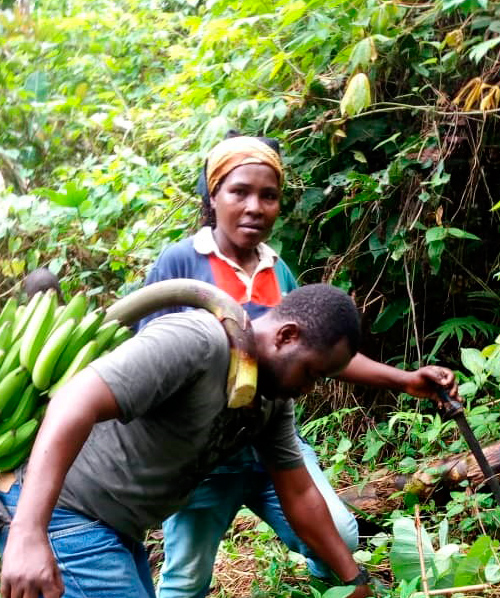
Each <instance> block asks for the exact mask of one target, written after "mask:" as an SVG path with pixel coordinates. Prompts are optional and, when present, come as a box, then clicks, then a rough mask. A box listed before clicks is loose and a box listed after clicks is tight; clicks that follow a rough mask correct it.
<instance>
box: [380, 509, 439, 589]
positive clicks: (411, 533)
mask: <svg viewBox="0 0 500 598" xmlns="http://www.w3.org/2000/svg"><path fill="white" fill-rule="evenodd" d="M421 531H422V550H423V555H424V562H425V566H426V568H428V567H430V566H431V563H432V562H433V559H434V548H433V547H432V542H431V540H430V537H429V535H428V533H427V532H426V530H425V528H424V527H423V526H422V528H421ZM393 535H394V541H393V543H392V547H391V550H390V552H389V560H390V562H391V567H392V571H393V573H394V576H395V577H396V579H397V580H399V581H400V580H403V579H404V580H406V581H411V580H412V579H413V578H415V577H418V576H420V575H421V570H420V558H419V554H418V547H417V530H416V528H415V522H414V521H413V519H410V518H409V517H401V518H400V519H396V521H395V522H394V525H393Z"/></svg>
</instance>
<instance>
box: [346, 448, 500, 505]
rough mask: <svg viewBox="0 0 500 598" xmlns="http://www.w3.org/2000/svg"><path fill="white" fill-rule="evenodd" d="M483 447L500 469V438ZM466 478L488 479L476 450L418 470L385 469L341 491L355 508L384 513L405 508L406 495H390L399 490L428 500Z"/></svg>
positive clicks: (473, 483)
mask: <svg viewBox="0 0 500 598" xmlns="http://www.w3.org/2000/svg"><path fill="white" fill-rule="evenodd" d="M483 451H484V454H485V456H486V459H487V460H488V463H489V464H490V465H491V467H492V469H493V471H494V472H495V473H499V472H500V442H497V443H495V444H492V445H490V446H488V447H486V448H483ZM464 480H468V481H469V483H470V485H471V487H472V488H477V487H478V486H479V485H480V484H482V483H484V476H483V472H482V471H481V469H480V467H479V465H478V464H477V461H476V459H475V458H474V456H473V454H472V453H461V454H459V455H453V456H452V457H448V458H447V459H436V460H434V461H431V462H429V463H427V464H426V465H425V467H423V468H422V469H420V470H419V471H417V472H415V473H414V474H408V475H401V474H396V473H393V472H388V471H387V470H385V469H381V470H378V471H376V472H375V473H374V475H373V476H372V479H371V480H370V481H368V482H367V483H363V484H358V485H357V486H351V487H349V488H344V489H342V490H339V491H338V495H339V496H340V498H342V500H344V501H345V502H346V503H348V504H349V505H351V506H352V507H354V509H357V510H360V511H364V512H365V513H368V514H380V513H387V512H389V511H392V510H394V509H399V508H401V506H402V495H398V496H396V497H394V498H390V497H391V495H393V494H395V493H396V492H401V491H404V493H409V494H414V495H415V496H418V498H419V499H420V500H425V499H426V498H428V497H429V496H430V495H431V494H432V493H433V492H435V491H436V489H437V487H438V486H440V485H444V486H446V487H448V488H450V489H453V488H454V487H456V486H457V484H458V483H459V482H462V481H464Z"/></svg>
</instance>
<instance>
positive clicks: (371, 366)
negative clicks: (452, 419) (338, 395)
mask: <svg viewBox="0 0 500 598" xmlns="http://www.w3.org/2000/svg"><path fill="white" fill-rule="evenodd" d="M337 378H338V379H339V380H344V381H345V382H353V383H355V384H364V385H368V386H376V387H377V388H391V389H392V390H396V391H398V392H406V393H408V394H410V395H413V396H414V397H428V398H431V399H434V400H436V401H438V402H439V397H438V394H437V392H436V388H437V387H439V386H441V387H443V389H446V390H447V391H448V393H449V394H450V396H451V397H452V398H456V397H457V396H458V387H457V383H456V381H455V376H454V374H453V372H452V371H451V370H449V369H448V368H443V367H440V366H435V365H427V366H424V367H421V368H419V369H418V370H413V371H406V370H400V369H398V368H395V367H392V366H390V365H386V364H384V363H380V362H378V361H374V360H373V359H370V358H369V357H366V355H362V354H361V353H356V355H355V356H354V357H353V358H352V359H351V361H350V362H349V364H348V365H347V367H346V368H344V369H343V370H342V371H341V372H340V373H339V374H338V376H337Z"/></svg>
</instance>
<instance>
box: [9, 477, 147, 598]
mask: <svg viewBox="0 0 500 598" xmlns="http://www.w3.org/2000/svg"><path fill="white" fill-rule="evenodd" d="M19 493H20V486H19V484H18V483H17V482H16V483H15V484H14V485H13V486H12V488H11V489H10V490H9V492H0V500H1V501H2V502H3V504H4V505H5V506H6V507H7V510H8V511H9V513H10V514H11V516H13V515H14V512H15V509H16V505H17V501H18V498H19ZM8 531H9V526H8V525H5V526H3V527H2V528H1V529H0V550H1V551H2V552H3V550H4V548H5V542H6V540H7V534H8ZM49 541H50V544H51V546H52V551H53V552H54V555H55V557H56V560H57V563H58V565H59V568H60V570H61V574H62V577H63V581H64V587H65V592H64V594H63V597H64V598H154V596H155V592H154V586H153V581H152V579H151V574H150V572H149V566H148V560H147V554H146V551H145V549H144V547H143V545H142V544H141V543H139V542H135V541H133V540H130V539H126V538H123V537H121V536H120V535H119V534H118V533H117V532H116V531H115V530H114V529H112V528H110V527H108V526H106V525H104V524H103V523H101V522H100V521H96V520H92V519H89V518H88V517H85V516H83V515H80V514H79V513H76V512H75V511H69V510H66V509H55V510H54V513H53V515H52V520H51V522H50V525H49Z"/></svg>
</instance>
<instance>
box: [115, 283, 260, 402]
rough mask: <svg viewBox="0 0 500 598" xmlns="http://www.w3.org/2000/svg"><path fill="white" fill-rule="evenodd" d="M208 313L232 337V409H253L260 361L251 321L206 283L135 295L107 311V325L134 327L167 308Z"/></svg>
mask: <svg viewBox="0 0 500 598" xmlns="http://www.w3.org/2000/svg"><path fill="white" fill-rule="evenodd" d="M180 306H190V307H199V308H203V309H206V310H208V311H210V312H211V313H213V314H214V316H215V317H216V318H217V319H218V320H219V321H220V323H221V324H222V326H223V327H224V330H225V332H226V334H227V336H228V339H229V344H230V347H231V359H230V365H229V374H228V380H227V396H228V407H230V408H238V407H244V406H249V405H251V403H252V401H253V398H254V396H255V392H256V389H257V357H256V348H255V341H254V337H253V332H252V327H251V324H250V318H249V316H248V314H247V313H246V312H245V310H244V309H243V308H242V307H241V305H239V304H238V303H237V302H236V301H235V300H234V299H233V298H232V297H230V296H229V295H228V294H227V293H225V292H224V291H221V290H220V289H218V288H217V287H215V286H213V285H211V284H208V283H206V282H200V281H198V280H192V279H189V278H178V279H175V280H163V281H161V282H156V283H154V284H151V285H148V286H146V287H144V288H142V289H139V290H137V291H134V292H133V293H131V294H130V295H127V296H126V297H124V298H123V299H120V300H119V301H117V302H116V303H115V304H114V305H112V306H111V307H110V308H109V309H108V310H107V311H106V317H105V320H104V321H110V320H119V321H120V322H121V323H122V324H124V325H131V324H133V323H134V322H136V321H138V320H140V319H141V318H143V317H145V316H147V315H149V314H151V313H154V312H156V311H160V310H161V309H164V308H166V307H180Z"/></svg>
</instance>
